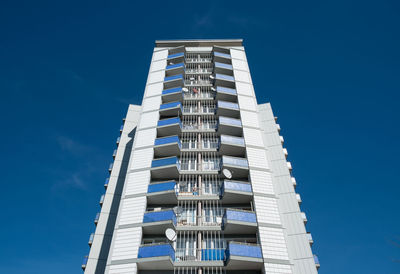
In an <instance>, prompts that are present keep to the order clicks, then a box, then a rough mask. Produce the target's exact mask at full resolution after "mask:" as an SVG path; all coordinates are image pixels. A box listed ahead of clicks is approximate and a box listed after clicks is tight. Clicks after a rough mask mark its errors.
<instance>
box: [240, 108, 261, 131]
mask: <svg viewBox="0 0 400 274" xmlns="http://www.w3.org/2000/svg"><path fill="white" fill-rule="evenodd" d="M240 117H241V118H242V124H243V126H245V127H246V126H247V127H257V128H258V127H259V123H258V115H257V113H256V112H249V111H243V110H242V111H240Z"/></svg>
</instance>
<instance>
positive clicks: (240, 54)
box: [231, 49, 247, 61]
mask: <svg viewBox="0 0 400 274" xmlns="http://www.w3.org/2000/svg"><path fill="white" fill-rule="evenodd" d="M231 57H232V58H234V59H239V60H243V61H246V60H247V59H246V53H245V52H244V51H243V50H237V49H231Z"/></svg>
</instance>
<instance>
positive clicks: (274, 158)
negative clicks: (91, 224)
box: [82, 40, 319, 274]
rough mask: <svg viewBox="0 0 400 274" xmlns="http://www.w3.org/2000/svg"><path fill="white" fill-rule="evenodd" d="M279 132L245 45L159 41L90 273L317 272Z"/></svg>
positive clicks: (124, 143)
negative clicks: (261, 100)
mask: <svg viewBox="0 0 400 274" xmlns="http://www.w3.org/2000/svg"><path fill="white" fill-rule="evenodd" d="M279 131H280V127H279V124H277V123H276V117H274V115H273V113H272V110H271V106H270V104H257V101H256V97H255V93H254V89H253V85H252V80H251V75H250V71H249V67H248V64H247V59H246V54H245V51H244V47H243V45H242V40H176V41H156V45H155V48H154V52H153V57H152V60H151V65H150V71H149V74H148V78H147V84H146V88H145V92H144V97H143V102H142V105H141V106H137V105H130V106H129V109H128V113H127V116H126V118H125V119H124V124H123V126H122V127H121V135H120V137H119V138H118V140H117V149H116V150H115V151H114V154H113V157H114V162H113V163H112V164H111V165H110V168H109V171H110V177H109V178H108V179H107V180H106V183H105V187H106V192H105V194H104V195H103V196H102V197H101V200H100V204H101V211H100V213H98V214H97V216H96V219H95V223H96V231H95V233H94V234H92V235H91V237H90V240H89V245H90V246H91V249H90V253H89V255H88V256H87V257H86V258H85V261H84V263H83V265H82V267H83V269H84V271H85V273H110V274H111V273H112V274H116V273H118V274H122V273H149V274H150V273H175V274H178V273H180V274H189V273H193V274H194V273H196V274H209V273H215V274H219V273H232V274H233V273H267V274H277V273H286V274H288V273H293V274H312V273H317V269H318V267H319V263H318V259H317V257H316V256H315V255H313V253H312V250H311V245H312V238H311V235H310V233H308V232H307V231H306V228H305V223H306V222H307V218H306V216H305V214H304V213H303V212H302V211H301V210H300V203H301V198H300V195H299V194H297V193H296V192H295V188H296V180H295V179H294V177H292V175H291V171H292V166H291V164H290V162H288V161H287V160H286V157H287V151H286V149H285V148H283V137H282V136H280V134H279Z"/></svg>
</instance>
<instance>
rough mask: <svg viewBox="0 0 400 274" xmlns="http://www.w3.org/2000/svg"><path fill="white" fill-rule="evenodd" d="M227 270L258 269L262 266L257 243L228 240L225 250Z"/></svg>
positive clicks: (259, 248)
mask: <svg viewBox="0 0 400 274" xmlns="http://www.w3.org/2000/svg"><path fill="white" fill-rule="evenodd" d="M226 261H227V264H226V267H227V270H233V269H234V270H260V269H261V268H262V266H263V257H262V252H261V247H260V245H258V244H247V243H239V242H229V244H228V248H227V250H226Z"/></svg>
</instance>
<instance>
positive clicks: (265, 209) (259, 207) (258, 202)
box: [254, 195, 281, 225]
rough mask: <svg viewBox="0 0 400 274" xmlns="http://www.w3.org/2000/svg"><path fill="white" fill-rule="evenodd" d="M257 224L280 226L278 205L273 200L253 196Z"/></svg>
mask: <svg viewBox="0 0 400 274" xmlns="http://www.w3.org/2000/svg"><path fill="white" fill-rule="evenodd" d="M254 204H255V207H256V213H257V222H258V223H266V224H276V225H280V224H281V218H280V216H279V211H278V204H277V202H276V199H275V198H269V197H264V196H257V195H254Z"/></svg>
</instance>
